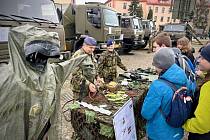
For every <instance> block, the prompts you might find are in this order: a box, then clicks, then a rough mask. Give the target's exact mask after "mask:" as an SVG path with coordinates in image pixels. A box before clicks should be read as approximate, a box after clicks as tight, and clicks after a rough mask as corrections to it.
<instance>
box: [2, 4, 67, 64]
mask: <svg viewBox="0 0 210 140" xmlns="http://www.w3.org/2000/svg"><path fill="white" fill-rule="evenodd" d="M24 24H30V25H33V26H36V27H39V28H43V29H45V30H46V31H52V32H57V33H58V35H59V38H60V41H61V51H62V52H63V54H65V53H66V52H65V51H66V48H65V40H64V38H65V34H64V28H63V26H62V25H61V24H60V23H59V20H58V15H57V12H56V9H55V5H54V3H53V1H51V0H15V1H14V0H2V1H1V5H0V63H8V61H9V51H8V33H9V30H10V28H12V27H16V26H21V25H24ZM67 53H69V52H67ZM67 55H69V54H67Z"/></svg>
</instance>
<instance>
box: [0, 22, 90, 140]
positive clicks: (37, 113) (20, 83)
mask: <svg viewBox="0 0 210 140" xmlns="http://www.w3.org/2000/svg"><path fill="white" fill-rule="evenodd" d="M34 40H44V41H46V40H47V41H50V42H53V43H55V44H58V45H59V44H60V43H59V40H58V35H57V33H54V32H46V31H44V30H42V29H39V28H36V27H33V26H30V25H24V26H20V27H16V28H13V29H11V31H10V32H9V40H8V42H9V45H8V47H9V53H10V62H9V64H8V65H5V66H2V67H0V71H1V72H0V78H1V80H0V139H4V140H37V139H39V136H40V133H41V132H42V131H43V129H44V127H45V126H46V123H47V122H49V121H50V123H51V127H50V129H49V131H48V136H49V139H50V140H51V139H55V140H58V139H61V138H60V135H59V133H58V132H60V131H59V130H58V129H59V125H58V123H60V120H59V117H58V116H59V115H58V113H60V92H61V88H62V86H63V84H64V82H65V80H66V79H67V78H68V76H69V74H70V72H71V71H73V70H75V68H76V67H77V66H78V65H79V64H80V63H81V62H82V61H83V60H84V59H85V58H86V57H87V55H81V56H79V57H76V58H73V59H71V60H68V61H65V62H62V63H58V64H49V63H47V66H46V70H45V72H37V71H36V70H34V69H32V67H31V66H30V65H29V64H28V62H27V61H26V58H25V54H24V47H25V45H26V44H27V43H28V42H31V41H34Z"/></svg>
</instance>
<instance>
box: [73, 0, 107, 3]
mask: <svg viewBox="0 0 210 140" xmlns="http://www.w3.org/2000/svg"><path fill="white" fill-rule="evenodd" d="M106 1H107V0H75V2H76V4H84V3H85V2H101V3H104V2H106Z"/></svg>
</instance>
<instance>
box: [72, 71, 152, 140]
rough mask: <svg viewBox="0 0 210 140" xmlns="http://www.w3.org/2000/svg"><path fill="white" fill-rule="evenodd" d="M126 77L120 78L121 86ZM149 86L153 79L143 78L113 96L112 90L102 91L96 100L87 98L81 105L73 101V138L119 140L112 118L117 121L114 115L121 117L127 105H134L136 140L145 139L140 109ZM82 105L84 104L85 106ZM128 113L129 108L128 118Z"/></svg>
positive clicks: (133, 81) (122, 86)
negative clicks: (120, 114)
mask: <svg viewBox="0 0 210 140" xmlns="http://www.w3.org/2000/svg"><path fill="white" fill-rule="evenodd" d="M143 75H144V76H145V75H147V76H153V74H148V73H147V74H143ZM124 78H125V77H124V76H122V75H121V76H120V78H118V83H119V84H120V83H123V82H122V80H125V79H124ZM138 78H139V77H138ZM150 83H151V80H148V78H144V79H143V78H142V79H141V80H130V81H128V85H120V87H119V88H118V89H117V90H116V91H115V92H113V93H111V94H110V92H109V91H103V93H101V94H100V95H99V96H98V97H96V98H95V99H92V98H90V97H87V98H84V99H83V100H82V101H81V102H74V103H73V104H71V105H70V106H69V108H70V112H71V124H72V126H73V128H74V131H75V133H74V137H73V139H79V140H112V139H113V140H114V139H116V138H115V135H116V132H115V131H114V130H115V129H116V128H115V129H114V126H113V119H115V116H116V114H118V112H119V110H122V109H123V108H125V106H126V104H128V103H129V104H132V107H133V109H132V110H133V112H134V119H135V129H136V131H135V133H136V136H137V139H141V138H142V137H144V136H145V130H144V128H145V120H144V119H143V118H141V115H140V109H141V106H142V103H143V100H144V97H145V95H146V93H147V90H148V87H149V84H150ZM106 94H107V95H106ZM114 94H115V95H120V96H119V98H116V100H115V99H112V95H114ZM115 95H114V96H115ZM121 97H122V98H121ZM118 99H122V100H118ZM83 103H84V104H85V105H83ZM86 105H87V106H86ZM127 106H128V105H127ZM130 106H131V105H130ZM94 109H95V110H94ZM100 109H102V110H100ZM103 109H104V110H103ZM98 110H99V111H98ZM106 111H107V112H106ZM116 112H117V113H116ZM110 113H111V114H110ZM126 113H127V114H129V115H132V112H129V109H128V111H127V112H125V111H124V115H125V116H126ZM129 117H130V116H128V118H129ZM130 118H132V117H130ZM116 119H122V118H120V117H119V115H118V118H116ZM123 119H124V118H123ZM123 123H124V122H123ZM122 126H123V125H122ZM119 128H120V127H119V125H118V129H119ZM122 130H125V131H126V132H128V133H129V134H130V131H131V130H133V128H132V129H131V128H128V129H122ZM131 132H132V131H131ZM124 133H125V132H124ZM126 134H127V133H126Z"/></svg>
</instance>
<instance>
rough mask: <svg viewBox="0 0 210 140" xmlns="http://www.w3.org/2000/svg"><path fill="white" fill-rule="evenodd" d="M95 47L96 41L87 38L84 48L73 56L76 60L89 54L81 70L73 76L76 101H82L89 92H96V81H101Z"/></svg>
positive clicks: (72, 82)
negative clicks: (94, 54)
mask: <svg viewBox="0 0 210 140" xmlns="http://www.w3.org/2000/svg"><path fill="white" fill-rule="evenodd" d="M95 46H96V40H95V39H94V38H92V37H86V38H85V39H84V43H83V46H82V48H80V49H79V50H77V51H76V52H75V53H74V55H73V56H72V57H73V58H74V57H78V56H80V55H83V54H88V57H87V58H86V59H85V60H84V61H83V62H82V63H81V64H80V66H79V69H78V70H77V71H75V72H74V73H73V74H72V79H71V85H72V91H73V93H74V99H75V100H78V99H80V100H81V99H82V98H84V97H85V96H87V95H88V93H89V92H92V93H95V92H96V86H95V85H94V80H95V79H97V81H100V78H99V77H98V76H97V62H96V59H95V58H94V56H93V51H94V49H95Z"/></svg>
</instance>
